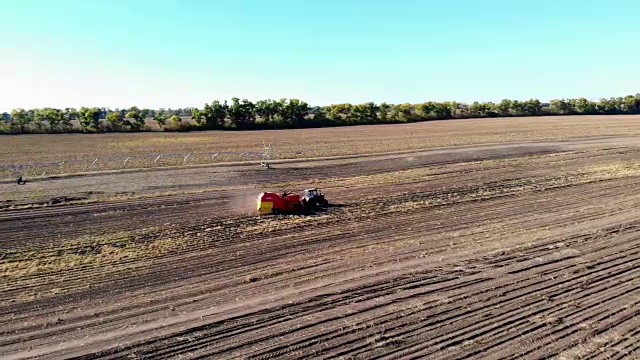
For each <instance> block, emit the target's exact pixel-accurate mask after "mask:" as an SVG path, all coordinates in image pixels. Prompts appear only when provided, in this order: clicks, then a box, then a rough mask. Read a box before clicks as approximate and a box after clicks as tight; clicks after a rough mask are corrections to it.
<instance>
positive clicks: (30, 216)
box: [0, 149, 637, 244]
mask: <svg viewBox="0 0 640 360" xmlns="http://www.w3.org/2000/svg"><path fill="white" fill-rule="evenodd" d="M601 152H602V153H601ZM634 152H637V150H635V149H632V150H628V149H605V150H597V149H596V150H592V151H589V152H587V151H583V152H581V151H576V152H569V153H564V152H561V153H554V156H553V157H552V158H551V159H546V158H542V159H544V160H550V161H546V162H545V167H546V168H547V171H548V170H549V169H548V168H549V167H551V166H552V165H553V164H562V163H564V162H566V161H579V160H591V161H593V159H594V158H596V157H603V156H615V155H619V154H627V153H634ZM508 154H510V153H508ZM514 154H516V155H518V156H520V155H522V156H529V155H539V153H537V152H533V153H529V152H525V153H522V154H520V153H514ZM514 154H511V155H514ZM542 154H544V155H548V154H547V153H546V152H543V153H542ZM562 156H569V160H567V159H556V158H557V157H562ZM474 159H475V158H474ZM474 159H468V158H461V159H456V158H454V159H453V160H451V159H450V160H447V161H442V162H440V163H434V160H433V159H431V158H429V157H425V156H421V157H417V158H416V157H413V160H411V161H409V162H408V161H393V162H389V164H390V165H384V164H387V163H384V164H382V165H381V164H380V163H379V162H373V161H370V160H366V161H363V160H360V161H355V162H353V163H348V164H342V165H340V166H337V169H340V171H337V172H335V171H333V169H334V167H336V166H335V165H333V166H327V167H326V169H325V167H322V168H321V169H323V170H322V171H325V172H327V171H328V172H327V174H325V175H326V176H322V177H328V178H331V177H341V176H347V177H348V176H353V175H354V174H358V175H362V174H364V175H372V174H381V173H384V172H385V171H402V170H410V169H414V168H416V167H421V166H427V165H428V166H441V165H445V164H456V163H457V162H459V161H469V160H474ZM484 159H485V158H484V157H481V159H480V160H484ZM488 159H490V160H495V159H503V157H501V156H499V157H492V156H489V157H488ZM542 159H540V158H537V159H536V158H534V160H537V161H541V160H542ZM503 160H505V161H508V160H509V159H507V158H504V159H503ZM312 169H313V170H314V171H317V169H315V168H312ZM501 169H504V167H503V165H502V164H500V163H498V164H491V163H489V164H486V165H483V168H482V169H481V171H474V173H482V172H484V171H487V170H501ZM287 171H289V170H287ZM254 172H255V173H257V174H260V176H263V177H264V172H263V171H261V170H258V171H254ZM442 173H443V174H446V175H448V178H447V179H446V181H444V182H443V183H456V182H457V181H458V179H459V181H460V182H468V181H469V174H468V173H466V172H465V171H464V170H461V171H459V172H457V173H453V174H449V173H448V172H447V171H446V170H443V172H442ZM510 174H511V175H512V176H513V175H514V174H515V172H514V169H512V170H511V173H510ZM282 176H284V175H280V174H277V175H274V176H271V175H267V176H266V177H265V178H264V180H261V181H259V182H257V183H264V182H266V183H273V182H274V181H278V180H279V181H286V180H287V179H288V180H294V179H295V180H300V177H297V176H296V175H295V174H294V173H292V174H288V175H287V177H286V178H282ZM521 176H522V177H526V174H522V175H521ZM485 181H486V177H485ZM350 191H352V190H346V191H344V192H342V191H338V192H337V193H336V194H335V195H336V197H345V196H346V197H348V195H349V192H350ZM234 193H235V191H233V190H228V191H227V190H225V191H217V192H214V193H199V194H186V195H171V196H164V197H155V198H150V199H138V200H128V201H123V202H117V203H107V204H102V203H98V204H86V205H74V206H59V207H53V208H42V209H33V210H14V211H6V212H0V244H2V239H7V240H5V241H6V242H7V243H11V244H14V243H16V242H27V243H31V244H33V243H37V242H38V241H41V240H42V241H44V240H51V235H48V236H44V235H41V232H39V231H37V229H38V226H36V225H35V224H39V226H49V227H53V226H55V227H56V228H57V230H56V232H55V233H56V234H57V237H58V238H60V239H63V238H69V237H70V236H76V235H82V234H91V233H95V232H96V231H97V230H98V229H99V228H105V229H108V230H107V231H114V230H128V229H132V228H136V227H137V226H140V220H142V219H145V220H143V224H144V225H145V226H158V225H163V224H164V223H166V222H167V221H169V222H175V221H176V216H175V214H176V213H182V214H189V213H195V212H198V213H199V212H202V211H208V212H210V211H211V210H210V209H211V206H210V205H211V204H213V203H215V204H216V205H217V206H221V207H220V209H221V210H222V211H221V214H223V213H224V212H225V211H227V212H228V211H239V210H240V209H238V208H236V207H235V206H233V205H230V203H233V201H234V200H233V199H234ZM194 205H198V207H197V208H196V209H194V208H193V206H194ZM167 207H169V208H167ZM100 214H105V215H109V214H110V215H109V217H107V218H100V219H99V220H98V219H96V216H99V215H100ZM209 216H211V214H209ZM185 217H188V216H185ZM132 218H135V219H136V220H137V222H132V221H131V219H132ZM16 220H20V223H18V224H14V221H16ZM3 221H4V222H6V221H10V222H9V223H8V224H5V225H3ZM178 221H181V220H179V219H178ZM42 222H45V223H44V224H43V223H42ZM65 222H68V223H69V224H73V226H66V227H65V226H63V225H64V224H65ZM16 225H17V226H16ZM7 227H9V228H7ZM33 229H36V231H34V230H33Z"/></svg>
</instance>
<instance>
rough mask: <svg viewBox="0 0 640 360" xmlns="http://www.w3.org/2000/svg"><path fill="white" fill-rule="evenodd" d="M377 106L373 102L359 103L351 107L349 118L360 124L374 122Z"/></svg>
mask: <svg viewBox="0 0 640 360" xmlns="http://www.w3.org/2000/svg"><path fill="white" fill-rule="evenodd" d="M376 110H377V106H376V104H375V103H373V102H367V103H364V104H358V105H354V106H353V107H351V112H350V114H349V119H350V120H351V121H352V122H354V123H358V124H373V123H375V122H376V119H377V114H376Z"/></svg>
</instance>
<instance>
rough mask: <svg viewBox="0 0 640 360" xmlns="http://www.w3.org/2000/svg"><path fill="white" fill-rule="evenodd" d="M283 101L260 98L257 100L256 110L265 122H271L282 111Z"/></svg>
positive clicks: (257, 114)
mask: <svg viewBox="0 0 640 360" xmlns="http://www.w3.org/2000/svg"><path fill="white" fill-rule="evenodd" d="M280 105H281V103H280V102H278V101H275V100H271V99H268V100H260V101H257V102H256V105H255V112H256V116H259V117H260V119H261V120H263V122H266V123H270V122H271V121H273V119H274V118H275V116H276V115H278V113H280V111H281V106H280Z"/></svg>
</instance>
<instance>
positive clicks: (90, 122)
mask: <svg viewBox="0 0 640 360" xmlns="http://www.w3.org/2000/svg"><path fill="white" fill-rule="evenodd" d="M101 112H102V110H101V109H100V108H97V107H92V108H86V107H81V108H80V110H79V111H78V120H79V121H80V127H82V129H83V130H84V131H98V128H99V127H100V115H101Z"/></svg>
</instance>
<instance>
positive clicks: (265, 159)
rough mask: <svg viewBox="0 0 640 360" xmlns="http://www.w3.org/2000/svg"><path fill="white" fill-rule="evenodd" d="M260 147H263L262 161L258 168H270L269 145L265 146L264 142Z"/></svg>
mask: <svg viewBox="0 0 640 360" xmlns="http://www.w3.org/2000/svg"><path fill="white" fill-rule="evenodd" d="M262 145H263V146H264V152H263V153H262V161H261V162H260V166H261V167H263V168H265V169H270V168H271V143H269V145H267V143H266V142H265V141H262Z"/></svg>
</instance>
